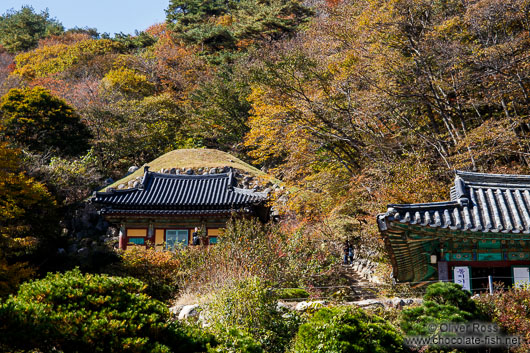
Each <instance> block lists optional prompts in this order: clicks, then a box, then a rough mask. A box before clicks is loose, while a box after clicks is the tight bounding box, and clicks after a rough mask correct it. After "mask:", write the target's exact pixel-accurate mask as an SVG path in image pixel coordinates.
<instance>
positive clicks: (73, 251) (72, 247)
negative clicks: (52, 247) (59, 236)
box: [68, 244, 77, 254]
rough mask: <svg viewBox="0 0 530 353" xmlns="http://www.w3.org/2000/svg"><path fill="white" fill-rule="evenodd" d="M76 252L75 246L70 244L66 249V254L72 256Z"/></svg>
mask: <svg viewBox="0 0 530 353" xmlns="http://www.w3.org/2000/svg"><path fill="white" fill-rule="evenodd" d="M76 252H77V244H72V245H70V246H69V247H68V253H70V254H73V253H76Z"/></svg>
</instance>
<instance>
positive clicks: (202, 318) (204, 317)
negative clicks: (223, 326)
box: [197, 310, 212, 328]
mask: <svg viewBox="0 0 530 353" xmlns="http://www.w3.org/2000/svg"><path fill="white" fill-rule="evenodd" d="M209 318H210V317H209V315H208V312H206V311H205V310H201V312H200V313H199V319H198V320H197V321H198V322H200V323H201V326H202V327H203V328H206V327H210V326H212V323H211V320H209Z"/></svg>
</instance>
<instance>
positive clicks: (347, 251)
mask: <svg viewBox="0 0 530 353" xmlns="http://www.w3.org/2000/svg"><path fill="white" fill-rule="evenodd" d="M350 248H351V245H350V242H349V241H348V240H346V243H344V248H343V251H344V265H349V262H348V260H349V259H348V257H349V256H350Z"/></svg>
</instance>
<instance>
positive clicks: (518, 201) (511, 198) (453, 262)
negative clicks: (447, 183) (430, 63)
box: [377, 171, 530, 291]
mask: <svg viewBox="0 0 530 353" xmlns="http://www.w3.org/2000/svg"><path fill="white" fill-rule="evenodd" d="M377 223H378V226H379V230H380V232H381V234H382V236H383V239H384V242H385V246H386V248H387V251H388V253H389V254H390V260H391V263H392V266H393V276H394V278H395V279H396V280H397V281H399V282H418V284H420V285H421V284H422V283H423V281H432V280H444V281H454V282H456V283H459V284H461V285H462V286H463V288H464V289H467V290H472V291H485V290H486V288H487V287H488V284H487V283H488V276H492V277H493V282H502V283H503V284H504V285H506V286H512V285H520V284H522V283H529V282H530V277H529V269H530V176H529V175H505V174H482V173H471V172H462V171H457V172H456V177H455V184H454V186H453V187H452V188H451V201H446V202H430V203H417V204H400V205H397V204H396V205H388V209H387V212H386V213H384V214H380V215H378V216H377Z"/></svg>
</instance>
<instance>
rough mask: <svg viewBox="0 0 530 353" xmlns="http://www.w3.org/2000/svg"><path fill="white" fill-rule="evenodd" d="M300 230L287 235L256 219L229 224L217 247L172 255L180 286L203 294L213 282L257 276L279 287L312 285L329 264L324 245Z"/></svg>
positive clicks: (209, 288) (185, 250)
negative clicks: (175, 258)
mask: <svg viewBox="0 0 530 353" xmlns="http://www.w3.org/2000/svg"><path fill="white" fill-rule="evenodd" d="M323 244H324V243H322V242H320V241H314V239H311V238H310V237H309V236H308V235H307V234H304V232H302V231H298V232H295V233H293V234H289V233H287V232H284V231H282V230H281V229H280V228H279V227H277V226H274V225H268V224H267V225H263V224H262V223H260V222H259V221H258V220H256V219H242V220H231V221H230V222H228V224H227V227H226V229H225V231H224V233H223V235H222V236H220V237H219V243H218V244H217V245H216V246H215V247H210V248H209V249H208V251H203V249H198V250H200V251H197V249H183V250H181V251H179V253H178V254H177V256H178V257H179V259H181V261H182V270H183V273H186V276H185V278H184V279H185V283H184V284H183V287H186V288H188V289H189V290H190V291H193V290H196V291H197V292H200V293H204V292H207V291H211V290H212V289H215V288H212V286H211V285H210V284H212V285H213V286H216V285H218V284H219V283H225V282H230V281H231V280H238V279H241V278H248V277H252V276H257V277H259V278H262V279H264V280H266V281H269V282H270V283H275V284H277V285H278V286H281V287H297V286H300V285H304V284H308V283H311V284H314V275H316V274H319V273H321V272H322V271H323V270H326V269H327V266H328V265H329V264H330V263H331V262H332V261H331V260H330V254H331V252H330V251H329V250H328V249H327V245H325V244H324V245H323Z"/></svg>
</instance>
